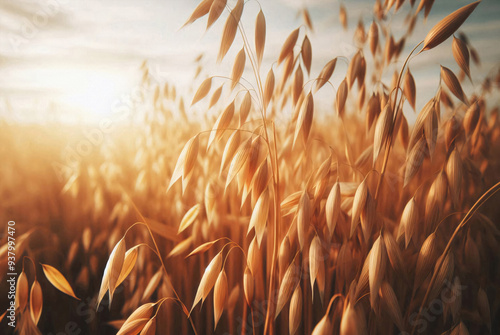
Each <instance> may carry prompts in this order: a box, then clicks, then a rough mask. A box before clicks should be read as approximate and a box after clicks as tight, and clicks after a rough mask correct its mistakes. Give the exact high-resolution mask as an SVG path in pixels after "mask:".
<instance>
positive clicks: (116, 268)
mask: <svg viewBox="0 0 500 335" xmlns="http://www.w3.org/2000/svg"><path fill="white" fill-rule="evenodd" d="M126 250H127V249H126V247H125V240H124V239H123V238H122V239H121V240H120V241H119V242H118V243H117V244H116V245H115V247H114V248H113V251H111V254H110V255H109V259H108V262H107V263H106V268H105V269H104V274H103V275H102V282H101V288H100V290H99V297H98V300H97V306H99V304H100V303H101V301H102V298H103V297H104V294H106V291H107V290H109V301H110V305H111V300H112V298H113V293H114V291H115V289H116V286H117V283H118V279H119V277H120V273H121V270H122V267H123V263H124V261H125V253H126ZM44 270H45V267H44ZM63 278H64V277H63ZM66 283H67V281H66ZM67 285H68V286H69V284H68V283H67ZM54 286H55V285H54ZM69 289H71V287H69ZM63 292H64V291H63ZM65 293H66V292H65ZM71 293H72V294H69V293H66V294H69V295H71V296H74V293H73V291H72V290H71ZM75 298H76V297H75ZM77 299H78V298H77Z"/></svg>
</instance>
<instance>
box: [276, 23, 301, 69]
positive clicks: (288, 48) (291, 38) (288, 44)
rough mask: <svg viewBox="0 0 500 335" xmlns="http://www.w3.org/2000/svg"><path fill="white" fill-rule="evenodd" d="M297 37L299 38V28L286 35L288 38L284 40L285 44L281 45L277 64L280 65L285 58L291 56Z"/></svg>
mask: <svg viewBox="0 0 500 335" xmlns="http://www.w3.org/2000/svg"><path fill="white" fill-rule="evenodd" d="M298 37H299V28H297V29H295V30H294V31H292V32H291V33H290V35H288V37H287V38H286V40H285V43H283V46H282V47H281V52H280V56H279V58H278V64H281V62H283V61H284V60H285V58H287V57H288V56H290V55H291V54H292V52H293V47H294V46H295V43H296V42H297V38H298Z"/></svg>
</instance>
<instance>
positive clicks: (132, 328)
mask: <svg viewBox="0 0 500 335" xmlns="http://www.w3.org/2000/svg"><path fill="white" fill-rule="evenodd" d="M154 306H155V304H153V303H151V302H148V303H146V304H144V305H142V306H140V307H139V308H137V309H136V310H135V311H134V312H133V313H132V314H131V315H130V316H129V317H128V318H127V320H126V321H125V322H124V323H123V325H122V326H121V328H120V331H119V332H118V333H117V334H116V335H118V334H120V335H126V334H127V335H128V334H139V332H140V331H141V330H142V328H144V326H145V325H146V323H147V322H148V321H149V319H150V318H151V316H152V315H153V309H154Z"/></svg>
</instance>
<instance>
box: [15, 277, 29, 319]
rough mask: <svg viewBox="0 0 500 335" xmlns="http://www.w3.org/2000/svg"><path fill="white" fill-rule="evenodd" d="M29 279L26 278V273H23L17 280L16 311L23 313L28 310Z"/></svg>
mask: <svg viewBox="0 0 500 335" xmlns="http://www.w3.org/2000/svg"><path fill="white" fill-rule="evenodd" d="M28 293H29V286H28V278H27V277H26V273H25V272H24V271H23V272H21V274H20V275H19V277H18V278H17V284H16V309H19V310H20V311H21V312H23V311H24V309H25V308H26V304H27V303H28Z"/></svg>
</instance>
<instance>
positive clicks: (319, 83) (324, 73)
mask: <svg viewBox="0 0 500 335" xmlns="http://www.w3.org/2000/svg"><path fill="white" fill-rule="evenodd" d="M335 65H337V57H335V58H334V59H332V60H331V61H329V62H328V63H326V65H325V66H324V67H323V69H322V70H321V72H320V73H319V76H318V79H317V80H316V87H315V91H317V90H319V89H320V88H321V87H323V85H325V84H326V82H327V81H328V80H330V77H331V76H332V74H333V71H334V70H335Z"/></svg>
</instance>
